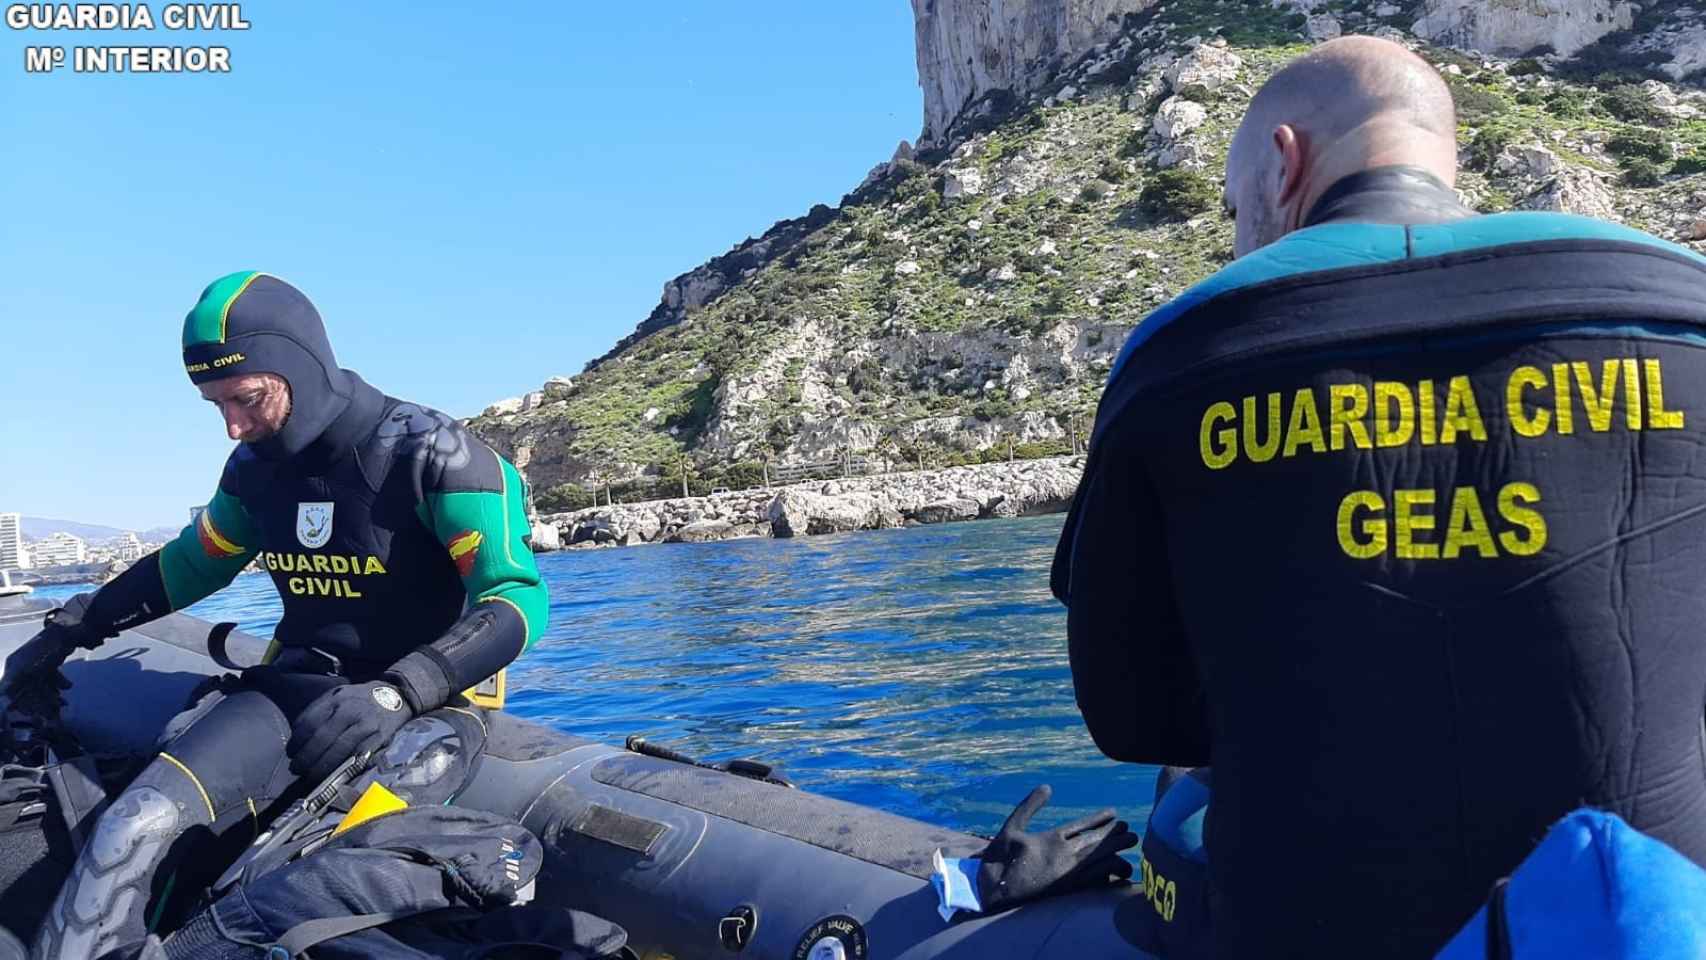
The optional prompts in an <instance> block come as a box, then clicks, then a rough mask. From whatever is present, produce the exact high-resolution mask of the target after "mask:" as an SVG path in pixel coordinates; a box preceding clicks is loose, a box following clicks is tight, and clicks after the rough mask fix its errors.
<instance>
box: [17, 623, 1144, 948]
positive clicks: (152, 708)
mask: <svg viewBox="0 0 1706 960" xmlns="http://www.w3.org/2000/svg"><path fill="white" fill-rule="evenodd" d="M49 606H51V605H49V604H44V603H41V602H39V601H29V600H26V599H24V598H22V597H16V596H11V597H0V658H3V657H4V656H5V655H6V654H7V653H10V652H11V651H12V650H13V649H14V648H16V647H17V646H18V645H19V644H21V643H23V642H24V641H25V640H27V639H29V638H30V637H31V636H33V635H34V634H35V632H36V631H37V630H38V629H40V626H41V618H42V615H43V613H45V611H46V609H47V608H48V607H49ZM210 626H211V625H210V624H208V623H207V622H205V621H202V620H198V619H196V618H194V617H190V616H187V615H185V614H172V615H170V616H168V617H165V618H163V619H161V620H158V621H155V622H154V623H151V624H147V625H145V626H143V627H141V628H139V629H135V630H130V631H127V632H125V633H124V634H123V635H121V636H119V637H117V638H114V639H112V640H109V641H107V643H106V645H105V646H103V647H101V648H100V649H99V650H96V651H93V652H89V651H78V653H77V655H76V656H75V657H74V658H73V659H72V660H70V661H68V662H67V663H66V665H65V675H66V676H67V677H68V678H69V679H70V680H71V681H72V683H73V687H72V688H71V690H70V691H69V693H68V698H69V701H70V702H69V705H68V706H67V708H66V710H65V713H64V719H65V721H66V723H67V724H68V725H69V726H70V727H71V729H72V731H73V732H74V733H75V734H76V736H77V737H78V738H79V739H80V740H81V742H82V744H83V746H84V747H85V748H87V749H88V750H90V751H91V752H96V753H120V752H124V753H132V754H139V753H143V752H146V751H148V750H150V749H151V747H152V744H153V742H154V738H155V736H156V734H157V732H158V731H159V730H160V729H161V728H162V727H163V726H164V724H165V723H166V721H167V720H168V719H169V718H170V717H171V716H172V715H173V714H174V713H176V712H177V711H178V710H180V709H181V708H182V707H183V706H184V704H185V700H186V698H187V697H188V696H189V694H190V692H191V690H192V689H193V688H194V687H195V686H196V685H197V684H198V683H200V682H201V681H202V680H203V679H204V678H205V677H207V676H209V675H210V674H215V673H218V672H220V671H219V668H218V667H217V665H215V664H214V662H213V661H212V660H211V659H210V658H209V657H208V656H207V654H206V652H205V650H206V638H207V634H208V631H209V628H210ZM264 646H265V642H264V641H262V640H261V639H259V638H257V637H253V636H249V635H246V634H243V633H241V632H235V631H234V632H233V633H232V634H231V635H230V637H229V638H228V640H227V650H228V651H229V654H230V655H231V657H232V658H233V659H235V660H236V661H237V662H239V663H255V662H258V661H259V659H260V656H261V652H262V650H263V649H264ZM456 802H457V804H458V805H462V806H468V807H474V808H478V809H483V810H488V811H491V812H493V813H497V814H501V815H505V816H509V817H513V818H515V819H517V820H519V821H521V822H522V823H523V824H525V825H526V826H527V827H528V828H529V829H530V830H532V831H533V832H534V834H535V835H536V836H538V837H539V839H540V840H541V841H542V842H543V844H544V847H545V851H546V863H545V868H544V872H543V873H542V874H541V875H540V878H539V892H538V896H539V899H540V901H541V902H548V903H557V904H562V905H564V906H572V907H574V908H576V909H580V910H586V911H589V912H591V913H595V914H598V915H600V916H603V917H607V918H609V919H610V920H613V921H615V922H617V923H619V924H621V925H622V926H624V927H625V928H627V930H628V931H629V934H630V941H629V943H630V946H631V947H633V948H634V949H635V950H637V951H638V952H639V954H640V956H641V957H643V958H646V960H666V958H674V960H713V958H718V960H728V958H732V957H736V956H739V957H742V958H748V957H750V958H762V960H860V958H885V960H886V958H893V960H923V958H935V957H942V958H966V960H970V958H979V960H1000V958H1074V960H1077V958H1091V957H1097V958H1100V957H1144V956H1146V954H1143V953H1141V952H1140V951H1138V950H1137V948H1136V947H1134V946H1133V945H1132V939H1131V938H1132V933H1131V931H1133V930H1135V929H1137V927H1138V924H1139V923H1140V922H1141V920H1142V917H1143V911H1146V910H1150V909H1151V907H1150V905H1149V903H1148V902H1147V901H1146V900H1145V899H1144V898H1143V895H1142V892H1141V888H1139V887H1134V886H1124V887H1118V888H1111V889H1108V890H1103V891H1096V892H1092V893H1080V894H1073V895H1070V896H1065V897H1058V898H1054V899H1050V900H1043V901H1039V902H1036V903H1031V904H1027V905H1025V906H1022V907H1020V908H1018V909H1016V910H1012V911H1009V912H1007V913H1003V914H998V915H996V916H993V917H975V918H971V919H961V920H959V921H958V922H955V923H952V924H946V923H944V922H943V921H942V919H941V917H940V916H938V915H937V912H936V902H937V900H936V894H935V892H934V890H933V889H932V888H931V885H930V882H929V879H928V878H929V875H930V870H931V854H932V853H933V852H934V851H935V850H936V849H938V848H940V849H942V850H943V852H944V853H945V854H946V855H948V856H968V855H972V854H975V853H976V852H977V851H978V850H980V849H982V847H983V845H984V842H985V841H983V840H980V839H978V838H977V837H973V836H970V835H968V834H963V833H956V832H953V831H949V830H945V829H942V828H938V827H933V826H930V825H929V824H925V823H921V822H919V821H916V820H909V819H906V818H903V817H897V816H893V815H891V814H887V813H883V812H881V811H877V810H873V809H871V808H868V807H862V806H859V805H856V804H851V803H845V802H843V801H839V800H834V799H831V798H828V797H822V796H818V795H815V794H812V793H808V792H806V791H803V790H793V789H789V788H787V787H784V786H778V785H776V784H772V783H766V782H763V781H761V780H755V779H752V778H749V777H743V776H738V775H735V774H732V773H724V772H721V771H716V770H710V769H706V768H704V767H699V766H694V765H690V764H685V763H679V762H675V761H671V760H667V759H661V758H657V757H652V756H646V755H642V754H640V753H636V752H631V751H629V750H626V749H623V748H619V747H613V746H609V745H606V744H602V743H596V742H593V741H589V740H583V739H579V738H577V737H572V736H569V735H566V734H563V733H559V732H557V731H554V730H550V729H547V728H545V727H542V726H539V725H537V724H534V723H531V722H528V721H526V720H522V719H519V718H516V717H514V716H510V715H507V714H497V715H494V716H493V718H492V721H491V723H490V735H489V739H488V742H487V745H486V754H485V757H484V759H483V760H482V761H481V765H480V767H479V771H478V774H477V776H476V777H475V780H474V782H473V784H472V785H471V786H470V787H469V788H468V789H466V790H465V791H464V792H463V794H462V795H461V796H460V797H459V798H458V800H457V801H456ZM8 919H10V918H8Z"/></svg>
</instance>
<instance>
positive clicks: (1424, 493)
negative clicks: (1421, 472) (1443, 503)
mask: <svg viewBox="0 0 1706 960" xmlns="http://www.w3.org/2000/svg"><path fill="white" fill-rule="evenodd" d="M1433 502H1434V492H1433V491H1432V490H1394V491H1393V492H1392V512H1393V514H1394V516H1393V524H1392V525H1393V526H1394V527H1395V528H1396V531H1395V534H1396V535H1395V536H1394V538H1393V539H1394V540H1396V541H1397V542H1396V544H1395V545H1394V547H1393V552H1394V553H1396V554H1397V555H1398V557H1399V559H1402V560H1431V559H1433V558H1434V557H1437V556H1439V544H1437V543H1427V542H1421V543H1418V542H1416V531H1418V530H1432V529H1433V528H1434V516H1433V514H1431V513H1426V512H1423V513H1418V512H1416V508H1417V507H1430V506H1432V505H1433Z"/></svg>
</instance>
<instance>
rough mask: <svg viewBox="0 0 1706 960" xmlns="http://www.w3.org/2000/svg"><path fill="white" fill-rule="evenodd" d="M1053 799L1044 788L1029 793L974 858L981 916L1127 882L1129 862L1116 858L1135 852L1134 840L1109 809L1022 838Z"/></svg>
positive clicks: (1045, 786) (1129, 831) (1048, 789)
mask: <svg viewBox="0 0 1706 960" xmlns="http://www.w3.org/2000/svg"><path fill="white" fill-rule="evenodd" d="M1053 795H1054V790H1053V789H1052V788H1050V787H1049V786H1048V785H1047V784H1044V785H1043V786H1040V787H1038V788H1036V789H1035V790H1032V791H1031V793H1030V796H1027V797H1026V798H1025V799H1024V802H1022V803H1020V804H1019V806H1018V808H1017V809H1015V810H1014V811H1013V812H1012V813H1011V814H1009V815H1008V817H1007V822H1006V823H1004V824H1002V825H1001V832H1000V833H998V834H996V835H995V839H994V840H991V841H990V842H989V846H988V847H986V848H984V851H983V853H982V854H980V855H979V858H980V860H981V864H980V865H979V866H978V868H977V899H978V902H979V903H980V904H982V906H983V912H984V913H985V914H991V913H996V912H999V911H1001V910H1006V909H1007V908H1009V907H1014V906H1017V905H1019V904H1021V903H1024V902H1025V901H1027V900H1036V899H1039V898H1041V897H1052V896H1055V895H1057V894H1062V893H1069V892H1071V891H1074V890H1083V889H1087V888H1090V887H1100V886H1106V885H1108V884H1109V883H1112V882H1114V881H1116V880H1125V879H1127V878H1129V877H1130V876H1131V862H1130V861H1128V860H1126V859H1124V858H1123V857H1121V856H1120V855H1119V852H1120V851H1121V850H1127V849H1130V848H1131V847H1135V846H1137V834H1135V833H1132V832H1131V828H1130V827H1128V826H1126V822H1125V821H1124V820H1120V819H1117V818H1116V817H1115V815H1114V811H1113V810H1112V809H1111V808H1109V809H1103V810H1098V811H1096V812H1095V813H1092V814H1090V815H1089V816H1087V817H1084V818H1082V819H1079V820H1074V821H1072V822H1071V823H1069V824H1066V825H1065V826H1060V827H1056V828H1054V829H1053V830H1050V831H1048V832H1047V833H1026V832H1025V827H1027V826H1028V825H1029V824H1030V822H1031V817H1033V816H1035V815H1036V813H1037V811H1038V810H1041V809H1042V808H1043V806H1044V805H1045V804H1047V803H1048V801H1049V797H1051V796H1053Z"/></svg>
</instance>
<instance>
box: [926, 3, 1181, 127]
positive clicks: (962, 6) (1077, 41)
mask: <svg viewBox="0 0 1706 960" xmlns="http://www.w3.org/2000/svg"><path fill="white" fill-rule="evenodd" d="M1154 3H1155V0H912V15H913V20H914V22H915V23H916V25H917V26H916V36H917V43H918V85H919V86H920V87H922V88H923V89H924V131H923V132H922V133H921V134H919V143H920V145H925V146H928V145H935V144H937V143H939V142H941V141H942V140H944V139H945V138H946V137H947V136H948V134H949V130H950V128H951V126H952V124H953V122H954V120H955V119H956V118H957V117H958V116H959V115H960V114H961V112H963V111H965V110H966V109H967V108H969V107H970V106H971V105H972V104H973V103H974V102H976V101H977V100H978V99H980V98H982V97H984V96H986V95H987V94H989V93H990V92H991V91H996V90H1001V91H1008V92H1010V93H1012V94H1013V95H1016V96H1021V97H1022V96H1024V95H1025V94H1027V93H1029V92H1030V91H1031V90H1032V89H1033V88H1035V86H1036V85H1037V84H1039V83H1043V82H1046V81H1047V79H1048V78H1049V77H1050V76H1051V75H1052V74H1053V73H1054V72H1055V71H1056V70H1058V69H1059V68H1060V67H1061V66H1063V65H1064V64H1065V62H1066V61H1068V60H1070V59H1072V58H1075V57H1077V56H1079V55H1080V54H1082V53H1084V52H1085V51H1086V50H1089V49H1091V48H1092V47H1095V46H1097V45H1098V44H1101V43H1103V42H1104V41H1106V40H1107V39H1108V38H1110V37H1112V36H1114V35H1115V34H1117V33H1118V32H1119V29H1120V21H1121V19H1122V18H1123V17H1124V15H1125V14H1127V13H1134V12H1136V11H1138V10H1142V9H1144V8H1145V7H1149V6H1151V5H1153V4H1154Z"/></svg>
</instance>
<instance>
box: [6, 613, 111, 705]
mask: <svg viewBox="0 0 1706 960" xmlns="http://www.w3.org/2000/svg"><path fill="white" fill-rule="evenodd" d="M93 597H94V594H93V593H79V594H78V595H76V596H75V597H72V598H71V599H69V600H67V601H65V605H64V606H62V607H60V608H58V609H57V610H52V611H49V613H48V615H47V617H46V618H45V619H44V620H43V622H42V628H41V630H40V632H38V633H37V634H36V635H35V636H33V637H31V638H30V639H29V640H27V641H25V642H24V645H23V646H21V647H19V648H18V649H16V650H14V651H12V653H11V655H10V656H8V657H7V658H6V665H5V667H4V668H3V669H4V672H0V695H3V696H5V697H6V698H7V699H9V700H12V701H14V702H20V701H25V700H28V699H30V698H31V697H36V696H40V695H42V694H43V693H44V692H45V691H52V695H53V696H54V697H57V696H58V691H60V690H63V689H65V688H66V687H68V686H70V684H68V683H67V682H66V681H65V678H64V677H62V676H60V674H59V666H60V664H62V663H64V662H65V658H66V657H69V656H71V651H73V650H75V649H77V648H78V647H82V648H84V649H86V650H93V649H95V648H96V647H98V646H100V645H101V644H102V643H104V642H106V639H107V638H108V637H114V636H117V635H118V633H117V631H114V630H112V629H110V628H107V629H103V628H100V627H97V626H95V625H94V624H90V623H86V622H84V615H85V613H87V612H88V609H89V601H90V599H91V598H93Z"/></svg>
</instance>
